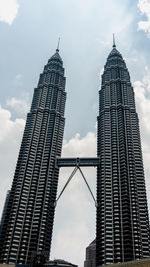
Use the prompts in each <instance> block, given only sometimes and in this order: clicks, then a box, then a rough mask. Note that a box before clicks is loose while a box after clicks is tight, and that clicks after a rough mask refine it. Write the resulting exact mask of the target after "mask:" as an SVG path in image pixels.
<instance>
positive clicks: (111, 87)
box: [96, 43, 150, 266]
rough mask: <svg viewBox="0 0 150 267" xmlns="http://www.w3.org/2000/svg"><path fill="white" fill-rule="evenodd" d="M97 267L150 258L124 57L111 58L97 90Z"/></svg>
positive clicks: (139, 155)
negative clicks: (98, 161)
mask: <svg viewBox="0 0 150 267" xmlns="http://www.w3.org/2000/svg"><path fill="white" fill-rule="evenodd" d="M98 157H99V158H100V164H99V167H98V172H97V230H96V246H97V248H96V251H97V253H96V261H97V266H102V265H109V264H113V263H119V262H126V261H131V260H136V259H142V258H147V257H149V256H150V252H149V218H148V208H147V199H146V190H145V179H144V170H143V160H142V151H141V141H140V131H139V120H138V115H137V112H136V107H135V100H134V91H133V87H132V84H131V81H130V75H129V72H128V69H127V67H126V64H125V61H124V60H123V58H122V55H121V54H120V53H119V52H118V50H117V49H116V45H115V43H114V44H113V49H112V51H111V53H110V54H109V56H108V58H107V62H106V64H105V67H104V73H103V75H102V85H101V89H100V91H99V116H98Z"/></svg>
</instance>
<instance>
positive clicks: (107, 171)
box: [0, 43, 150, 266]
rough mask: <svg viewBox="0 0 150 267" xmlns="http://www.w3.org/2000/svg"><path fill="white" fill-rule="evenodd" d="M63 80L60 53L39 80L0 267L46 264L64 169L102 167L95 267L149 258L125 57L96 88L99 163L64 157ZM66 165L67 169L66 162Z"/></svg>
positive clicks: (0, 245)
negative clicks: (37, 260) (36, 259)
mask: <svg viewBox="0 0 150 267" xmlns="http://www.w3.org/2000/svg"><path fill="white" fill-rule="evenodd" d="M65 82H66V79H65V77H64V68H63V61H62V59H61V57H60V55H59V49H57V50H56V53H55V54H54V55H53V56H52V57H51V58H50V59H49V60H48V63H47V65H45V67H44V71H43V73H42V74H41V75H40V79H39V83H38V86H37V88H35V89H34V96H33V100H32V105H31V109H30V112H29V113H28V115H27V120H26V126H25V130H24V134H23V138H22V143H21V147H20V152H19V156H18V161H17V165H16V170H15V174H14V179H13V183H12V188H11V191H10V193H9V196H8V199H7V203H6V207H5V210H4V213H3V221H2V225H1V235H0V263H5V264H11V263H20V264H29V263H30V262H31V258H32V255H33V253H44V254H45V255H46V257H47V259H48V257H49V251H50V247H51V239H52V230H53V221H54V213H55V203H56V194H57V186H58V177H59V167H61V166H63V164H64V165H66V166H67V164H69V162H72V163H71V164H72V166H75V165H77V166H78V167H81V166H86V165H87V166H90V165H91V166H92V165H95V166H97V200H96V202H97V226H96V265H97V266H102V265H108V264H113V263H119V262H126V261H130V260H136V259H141V258H146V257H149V256H150V251H149V218H148V209H147V200H146V190H145V180H144V170H143V161H142V152H141V141H140V132H139V122H138V115H137V113H136V109H135V100H134V91H133V87H132V85H131V82H130V76H129V72H128V69H127V67H126V64H125V62H124V60H123V58H122V55H121V54H120V53H119V52H118V50H117V49H116V45H115V43H114V44H113V49H112V51H111V53H110V54H109V56H108V58H107V62H106V64H105V67H104V73H103V75H102V85H101V89H100V91H99V116H98V119H97V120H98V130H97V158H94V159H91V158H84V159H83V158H81V159H79V160H76V159H72V160H71V161H69V159H68V161H67V159H61V158H60V157H61V150H62V141H63V132H64V124H65V118H64V111H65V101H66V92H65ZM68 166H69V165H68Z"/></svg>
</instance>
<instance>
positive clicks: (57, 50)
mask: <svg viewBox="0 0 150 267" xmlns="http://www.w3.org/2000/svg"><path fill="white" fill-rule="evenodd" d="M59 45H60V37H59V38H58V44H57V49H56V52H59Z"/></svg>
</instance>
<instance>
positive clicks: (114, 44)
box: [113, 33, 116, 47]
mask: <svg viewBox="0 0 150 267" xmlns="http://www.w3.org/2000/svg"><path fill="white" fill-rule="evenodd" d="M113 47H116V43H115V34H114V33H113Z"/></svg>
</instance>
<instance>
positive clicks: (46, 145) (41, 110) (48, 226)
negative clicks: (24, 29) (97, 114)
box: [0, 49, 66, 264]
mask: <svg viewBox="0 0 150 267" xmlns="http://www.w3.org/2000/svg"><path fill="white" fill-rule="evenodd" d="M65 101H66V93H65V77H64V68H63V62H62V59H61V57H60V55H59V50H58V49H57V50H56V53H55V54H54V55H53V56H52V57H51V58H50V59H49V61H48V63H47V65H46V66H45V67H44V71H43V73H42V74H41V75H40V79H39V83H38V87H37V88H35V90H34V96H33V100H32V105H31V110H30V112H29V113H28V115H27V120H26V126H25V130H24V135H23V139H22V143H21V148H20V152H19V157H18V161H17V166H16V171H15V175H14V179H13V184H12V188H11V191H10V195H9V201H8V205H7V209H6V211H5V218H4V220H3V225H2V229H1V235H0V263H5V264H8V263H12V264H13V263H14V264H15V263H20V264H26V263H30V261H31V258H32V254H33V253H34V252H35V253H36V252H38V253H42V254H43V253H44V254H45V257H46V258H47V260H48V259H49V251H50V244H51V236H52V228H53V219H54V211H55V200H56V193H57V184H58V174H59V169H58V168H55V160H56V157H60V156H61V148H62V140H63V131H64V123H65V119H64V109H65Z"/></svg>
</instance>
